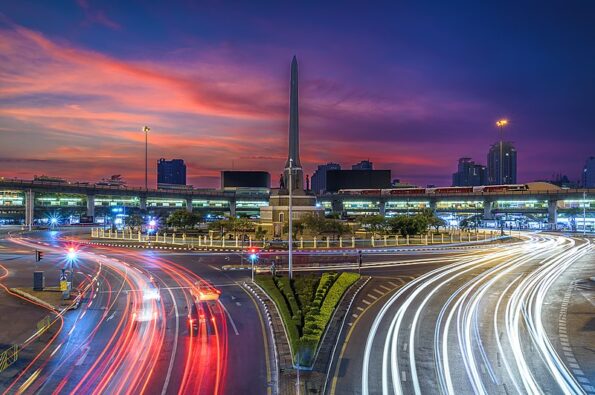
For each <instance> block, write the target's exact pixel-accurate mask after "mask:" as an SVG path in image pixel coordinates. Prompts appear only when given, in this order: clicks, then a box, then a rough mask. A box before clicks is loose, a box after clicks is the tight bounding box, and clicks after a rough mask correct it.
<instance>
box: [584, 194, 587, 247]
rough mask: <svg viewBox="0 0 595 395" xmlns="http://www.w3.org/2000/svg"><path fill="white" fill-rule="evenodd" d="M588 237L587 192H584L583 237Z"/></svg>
mask: <svg viewBox="0 0 595 395" xmlns="http://www.w3.org/2000/svg"><path fill="white" fill-rule="evenodd" d="M586 235H587V192H586V191H583V236H586Z"/></svg>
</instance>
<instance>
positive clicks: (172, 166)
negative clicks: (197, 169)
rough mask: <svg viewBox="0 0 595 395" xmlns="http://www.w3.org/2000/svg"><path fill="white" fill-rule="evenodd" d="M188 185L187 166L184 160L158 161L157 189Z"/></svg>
mask: <svg viewBox="0 0 595 395" xmlns="http://www.w3.org/2000/svg"><path fill="white" fill-rule="evenodd" d="M168 185H186V165H185V164H184V160H183V159H172V160H165V159H164V158H161V159H159V160H158V161H157V188H161V187H167V186H168Z"/></svg>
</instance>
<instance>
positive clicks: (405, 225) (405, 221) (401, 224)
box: [388, 214, 428, 236]
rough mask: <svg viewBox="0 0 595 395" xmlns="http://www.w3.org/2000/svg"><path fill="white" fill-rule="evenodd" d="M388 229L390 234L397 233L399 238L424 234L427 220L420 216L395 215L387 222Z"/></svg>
mask: <svg viewBox="0 0 595 395" xmlns="http://www.w3.org/2000/svg"><path fill="white" fill-rule="evenodd" d="M388 227H389V229H390V230H391V232H392V233H399V234H400V235H401V236H412V235H416V234H421V233H424V232H426V230H427V229H428V220H427V218H426V217H425V216H423V215H421V214H417V215H413V216H409V215H397V216H396V217H392V218H390V219H389V220H388Z"/></svg>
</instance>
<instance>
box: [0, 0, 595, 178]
mask: <svg viewBox="0 0 595 395" xmlns="http://www.w3.org/2000/svg"><path fill="white" fill-rule="evenodd" d="M399 3H401V2H392V1H391V2H386V4H381V3H375V5H372V3H368V2H300V1H292V2H284V1H270V2H258V1H255V2H247V1H246V2H233V3H231V2H230V3H227V2H224V1H206V2H192V1H180V2H159V1H151V2H140V1H139V2H133V1H113V2H107V1H93V0H78V1H75V0H72V1H38V2H32V1H28V0H19V1H1V2H0V4H1V5H0V176H5V177H19V178H31V177H32V176H33V175H41V174H46V175H50V176H62V177H65V178H67V179H70V180H85V181H97V180H99V179H101V178H103V177H107V176H110V175H111V174H122V175H123V177H124V178H125V179H126V180H128V182H129V184H132V185H140V184H142V183H143V180H144V136H143V134H142V132H141V128H142V126H143V125H149V126H150V127H151V132H150V135H149V142H150V144H149V160H150V162H149V163H150V181H151V182H152V183H153V184H154V183H155V178H156V175H155V172H156V169H155V168H156V165H155V162H156V161H157V159H159V158H160V157H165V158H168V159H171V158H182V159H184V160H185V161H186V163H187V166H188V182H189V183H192V184H194V185H195V186H202V187H216V186H218V185H219V172H220V170H226V169H231V168H232V166H233V168H234V169H236V170H267V171H270V172H271V174H272V177H271V178H272V180H274V181H275V182H276V180H277V179H278V174H279V173H280V172H281V170H282V167H283V165H284V160H285V158H286V156H287V124H288V106H289V103H288V97H289V66H290V61H291V58H292V56H293V55H296V56H297V58H298V61H299V68H300V133H301V155H302V164H303V165H304V167H305V171H306V172H307V173H309V174H311V173H312V171H313V170H314V169H315V167H316V165H317V164H322V163H326V162H329V161H332V162H339V163H341V164H342V165H344V166H346V167H347V166H350V165H351V164H353V163H356V162H359V161H360V160H362V159H370V160H372V161H373V162H374V164H375V167H376V168H379V169H380V168H388V169H391V170H392V173H393V178H400V179H401V180H403V181H409V182H413V183H417V184H420V185H425V184H428V183H433V184H438V185H450V182H451V173H453V172H454V171H455V169H456V162H457V159H458V158H459V157H461V156H470V157H472V158H473V159H475V160H476V161H478V162H480V163H484V164H485V162H486V154H487V150H488V148H489V145H490V144H491V143H493V142H495V141H496V139H497V138H498V132H497V129H496V127H495V121H496V120H497V119H498V118H501V117H506V118H508V119H509V120H510V124H509V127H508V128H507V129H506V132H505V136H506V139H509V140H512V141H514V142H515V144H516V146H517V149H518V152H519V154H518V169H519V170H518V173H519V174H518V176H519V177H518V179H519V182H526V181H532V180H535V179H540V178H551V177H552V174H554V173H556V174H557V173H562V174H567V175H568V176H569V177H570V178H571V179H572V180H576V179H578V178H579V177H580V171H581V168H582V166H583V164H584V162H585V160H586V158H587V157H588V156H592V155H595V23H594V22H593V21H595V2H591V1H565V2H562V1H558V2H552V3H551V4H550V5H548V4H547V2H526V3H523V4H521V2H517V1H510V2H507V1H504V2H501V1H498V2H489V3H490V4H488V2H483V1H479V2H478V1H469V2H445V1H436V2H423V3H424V5H422V4H418V3H421V2H409V3H410V4H409V5H404V4H399ZM414 3H415V4H416V5H413V4H414ZM432 3H433V4H432ZM554 4H555V5H554Z"/></svg>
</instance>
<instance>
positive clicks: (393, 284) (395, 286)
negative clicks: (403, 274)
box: [388, 281, 398, 288]
mask: <svg viewBox="0 0 595 395" xmlns="http://www.w3.org/2000/svg"><path fill="white" fill-rule="evenodd" d="M388 283H389V284H390V285H392V286H393V287H394V288H397V287H398V285H397V284H395V283H393V282H392V281H389V282H388Z"/></svg>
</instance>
